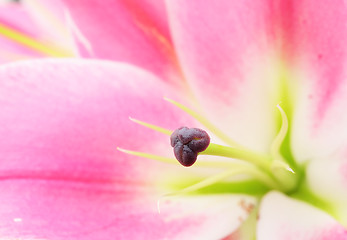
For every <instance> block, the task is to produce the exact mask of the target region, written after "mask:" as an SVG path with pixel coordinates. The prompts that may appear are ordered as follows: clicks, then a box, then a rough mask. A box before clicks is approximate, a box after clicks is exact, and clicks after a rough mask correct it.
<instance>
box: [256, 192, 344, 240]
mask: <svg viewBox="0 0 347 240" xmlns="http://www.w3.org/2000/svg"><path fill="white" fill-rule="evenodd" d="M346 237H347V230H346V229H345V228H344V227H343V226H341V225H340V224H339V223H337V222H336V221H335V220H334V219H333V218H332V217H330V216H329V215H328V214H326V213H325V212H323V211H321V210H318V209H316V208H314V207H312V206H311V205H309V204H306V203H304V202H301V201H298V200H294V199H291V198H289V197H287V196H285V195H283V194H282V193H278V192H270V193H269V194H267V195H266V196H265V197H264V198H263V200H262V203H261V207H260V212H259V220H258V226H257V239H260V240H277V239H288V240H290V239H293V240H294V239H295V240H301V239H302V240H309V239H312V240H326V239H336V240H343V239H346Z"/></svg>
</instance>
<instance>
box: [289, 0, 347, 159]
mask: <svg viewBox="0 0 347 240" xmlns="http://www.w3.org/2000/svg"><path fill="white" fill-rule="evenodd" d="M290 12H291V15H292V18H291V21H289V22H288V24H290V29H291V38H292V39H293V41H292V44H291V46H288V48H289V49H291V50H290V52H291V57H290V58H291V59H292V62H295V64H294V66H295V68H296V69H297V70H296V74H295V75H294V76H293V82H295V83H296V84H297V86H296V88H297V95H296V96H295V98H296V99H297V101H296V105H295V107H294V114H293V116H294V121H293V128H292V129H293V134H292V146H293V150H294V151H295V152H294V154H295V157H296V158H297V161H299V162H305V161H307V160H310V159H313V158H316V157H318V158H320V156H327V155H329V154H332V153H333V152H334V151H336V150H337V149H338V148H340V147H344V146H345V142H346V140H347V128H346V121H347V114H346V113H345V111H342V109H345V106H346V104H347V98H346V92H347V81H346V80H347V45H346V39H347V31H346V24H345V23H346V21H347V11H346V2H345V1H341V0H334V1H331V2H329V4H326V2H325V1H324V0H318V1H315V0H305V1H300V3H297V2H295V4H292V8H291V11H290Z"/></svg>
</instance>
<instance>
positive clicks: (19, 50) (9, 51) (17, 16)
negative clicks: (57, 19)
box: [0, 4, 41, 63]
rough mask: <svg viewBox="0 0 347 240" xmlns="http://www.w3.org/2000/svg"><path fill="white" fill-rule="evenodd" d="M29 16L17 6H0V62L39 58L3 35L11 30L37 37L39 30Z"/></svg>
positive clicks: (35, 53)
mask: <svg viewBox="0 0 347 240" xmlns="http://www.w3.org/2000/svg"><path fill="white" fill-rule="evenodd" d="M33 26H36V25H35V22H34V21H33V19H31V17H30V16H29V14H28V12H27V11H26V10H25V9H24V8H23V7H22V6H21V5H18V4H6V5H4V6H0V45H1V48H0V62H1V63H5V62H10V61H14V60H19V59H25V58H30V57H38V56H41V54H40V53H38V52H36V51H34V50H33V49H30V48H27V47H26V46H24V45H22V44H19V43H16V42H14V41H13V40H12V39H10V38H8V37H7V36H6V34H5V31H6V29H8V28H11V29H14V30H15V31H18V32H23V33H24V34H26V35H28V36H31V37H33V38H35V37H38V36H39V29H38V28H37V27H33Z"/></svg>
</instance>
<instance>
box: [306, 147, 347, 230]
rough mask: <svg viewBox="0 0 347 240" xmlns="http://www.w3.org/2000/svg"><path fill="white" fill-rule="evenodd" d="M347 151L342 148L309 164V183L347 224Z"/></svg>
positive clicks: (314, 191)
mask: <svg viewBox="0 0 347 240" xmlns="http://www.w3.org/2000/svg"><path fill="white" fill-rule="evenodd" d="M346 158H347V151H346V149H341V150H340V151H337V152H335V153H333V154H330V155H328V156H321V158H317V159H315V161H312V162H310V163H309V164H308V167H307V184H308V187H309V188H310V189H311V190H312V191H313V193H314V194H315V195H316V196H318V197H319V198H320V199H323V201H325V202H326V203H327V204H328V206H330V208H331V210H332V212H333V213H334V214H335V215H336V218H337V219H338V220H339V221H340V222H341V223H342V224H344V225H345V226H347V206H346V202H347V190H346V186H347V161H346Z"/></svg>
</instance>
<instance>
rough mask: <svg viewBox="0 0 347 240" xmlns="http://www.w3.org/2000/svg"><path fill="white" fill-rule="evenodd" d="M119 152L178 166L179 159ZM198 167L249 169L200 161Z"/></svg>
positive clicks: (129, 151)
mask: <svg viewBox="0 0 347 240" xmlns="http://www.w3.org/2000/svg"><path fill="white" fill-rule="evenodd" d="M117 150H118V151H121V152H123V153H126V154H129V155H133V156H137V157H143V158H147V159H151V160H156V161H159V162H164V163H170V164H175V165H176V164H177V159H175V158H169V157H163V156H159V155H155V154H150V153H144V152H138V151H132V150H128V149H124V148H120V147H117ZM196 166H197V167H208V168H238V167H247V166H248V165H245V164H244V163H234V162H221V161H217V160H214V161H206V160H205V161H199V163H196Z"/></svg>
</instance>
